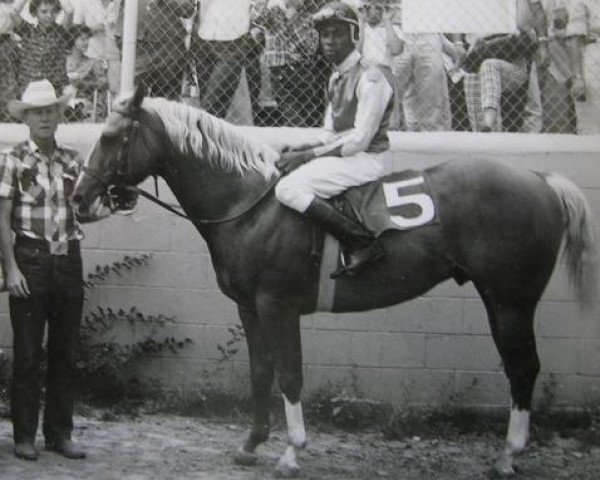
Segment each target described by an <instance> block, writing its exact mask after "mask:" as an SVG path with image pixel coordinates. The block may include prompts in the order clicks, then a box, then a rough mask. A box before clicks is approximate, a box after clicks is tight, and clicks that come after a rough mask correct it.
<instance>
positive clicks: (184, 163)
mask: <svg viewBox="0 0 600 480" xmlns="http://www.w3.org/2000/svg"><path fill="white" fill-rule="evenodd" d="M161 174H162V176H163V177H164V179H165V181H166V182H167V184H168V185H169V187H170V188H171V190H172V191H173V194H174V195H175V196H176V197H177V200H178V201H179V203H180V204H181V206H182V208H183V209H184V211H185V212H186V213H187V214H188V216H189V217H190V218H191V219H192V220H193V221H195V222H196V223H200V224H201V223H203V222H202V221H203V220H204V221H207V220H208V221H218V220H225V219H230V218H234V217H236V216H239V215H242V214H244V213H245V212H246V211H248V210H249V209H251V208H252V206H253V205H255V204H256V203H257V202H258V201H259V200H260V199H261V198H262V197H263V196H264V195H265V193H266V192H267V191H268V190H269V189H270V188H271V186H272V185H273V184H274V182H275V180H274V179H273V180H269V179H267V178H265V177H264V176H263V175H262V174H260V173H258V172H254V171H246V172H244V173H243V174H240V173H237V172H230V171H224V170H221V169H220V168H218V167H213V166H211V165H209V164H207V163H203V162H193V161H189V159H187V158H185V157H182V156H181V155H179V156H177V155H172V156H171V158H170V162H169V163H168V164H167V165H165V168H164V170H163V172H161Z"/></svg>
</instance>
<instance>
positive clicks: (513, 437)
mask: <svg viewBox="0 0 600 480" xmlns="http://www.w3.org/2000/svg"><path fill="white" fill-rule="evenodd" d="M528 439H529V410H518V409H517V408H514V407H513V409H512V410H511V411H510V422H509V424H508V434H507V435H506V443H507V445H506V446H507V448H510V449H511V451H512V453H521V452H522V451H523V449H524V448H525V445H526V444H527V440H528Z"/></svg>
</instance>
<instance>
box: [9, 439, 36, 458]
mask: <svg viewBox="0 0 600 480" xmlns="http://www.w3.org/2000/svg"><path fill="white" fill-rule="evenodd" d="M13 452H14V454H15V457H17V458H22V459H23V460H37V459H38V451H37V450H36V449H35V447H34V446H33V444H32V443H28V442H20V443H17V444H15V448H14V450H13Z"/></svg>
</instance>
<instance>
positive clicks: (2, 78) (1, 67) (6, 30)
mask: <svg viewBox="0 0 600 480" xmlns="http://www.w3.org/2000/svg"><path fill="white" fill-rule="evenodd" d="M26 2H27V0H14V1H13V0H0V122H8V121H9V120H10V116H9V114H8V110H7V104H8V101H9V100H12V99H13V98H16V96H17V93H18V89H17V65H18V51H17V48H18V47H17V44H16V42H15V41H14V39H13V38H12V33H13V29H14V27H15V24H17V23H18V22H19V12H20V11H21V10H22V9H23V6H24V5H25V3H26Z"/></svg>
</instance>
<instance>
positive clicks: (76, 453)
mask: <svg viewBox="0 0 600 480" xmlns="http://www.w3.org/2000/svg"><path fill="white" fill-rule="evenodd" d="M46 450H50V451H52V452H56V453H59V454H60V455H62V456H63V457H66V458H73V459H78V458H85V457H86V453H85V452H84V451H83V450H81V449H80V448H79V447H77V445H75V444H74V443H73V441H72V440H56V441H54V442H46Z"/></svg>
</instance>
